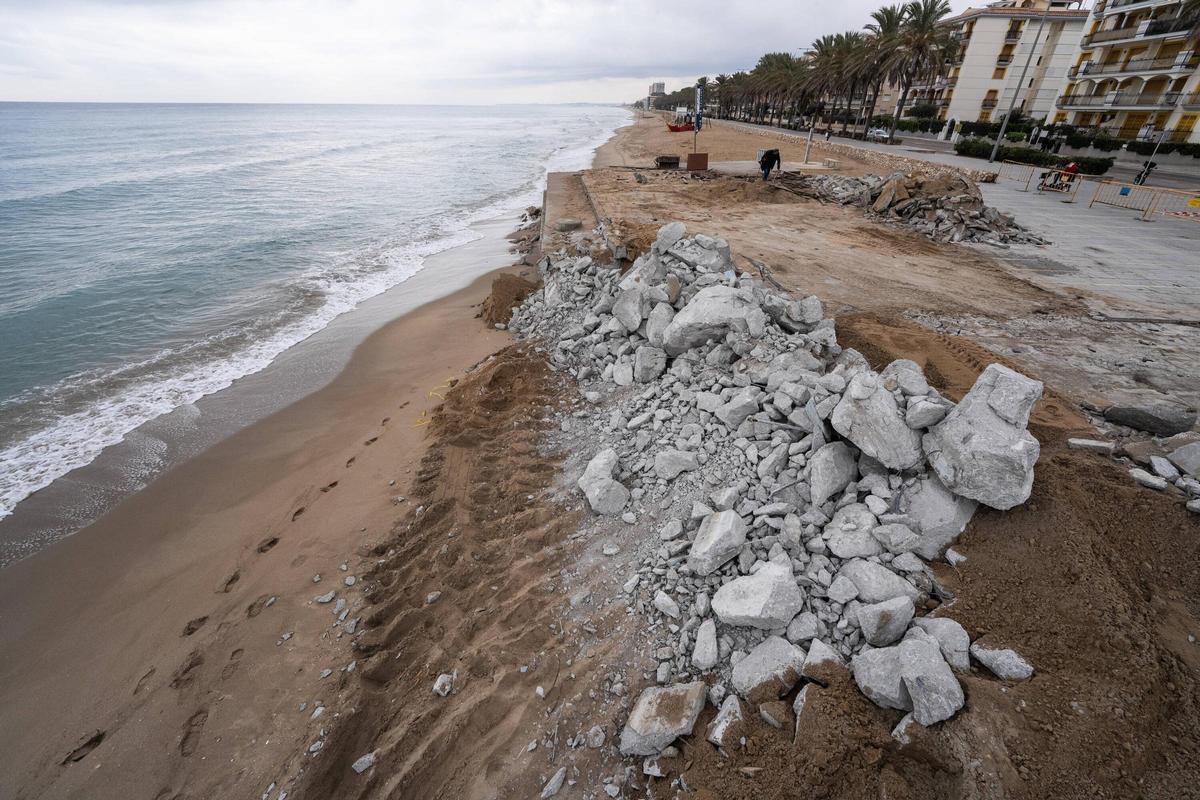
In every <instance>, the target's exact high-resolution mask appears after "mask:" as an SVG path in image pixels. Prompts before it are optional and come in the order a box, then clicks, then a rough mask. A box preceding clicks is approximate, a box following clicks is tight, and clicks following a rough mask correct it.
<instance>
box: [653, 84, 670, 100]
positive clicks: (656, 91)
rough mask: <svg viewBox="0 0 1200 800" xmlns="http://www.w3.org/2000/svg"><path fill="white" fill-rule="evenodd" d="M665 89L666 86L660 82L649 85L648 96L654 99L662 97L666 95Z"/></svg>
mask: <svg viewBox="0 0 1200 800" xmlns="http://www.w3.org/2000/svg"><path fill="white" fill-rule="evenodd" d="M666 89H667V85H666V84H665V83H663V82H662V81H659V82H658V83H652V84H650V96H651V97H654V96H656V95H664V94H666V93H667V91H666Z"/></svg>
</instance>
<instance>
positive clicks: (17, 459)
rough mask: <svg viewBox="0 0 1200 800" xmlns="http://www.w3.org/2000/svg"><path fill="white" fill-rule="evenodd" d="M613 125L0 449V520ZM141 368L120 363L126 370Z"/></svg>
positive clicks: (376, 286) (417, 262) (352, 302)
mask: <svg viewBox="0 0 1200 800" xmlns="http://www.w3.org/2000/svg"><path fill="white" fill-rule="evenodd" d="M620 124H624V122H618V123H615V124H613V125H612V126H611V127H606V128H598V129H597V131H596V134H595V135H594V136H593V137H591V138H590V139H589V140H588V141H585V142H582V143H573V144H570V145H566V146H563V147H560V148H559V149H557V150H556V151H554V152H553V153H552V154H551V155H550V157H549V158H548V159H547V160H546V162H545V163H544V164H543V165H542V166H541V168H540V170H539V171H538V173H537V174H536V175H534V176H531V177H530V179H529V180H527V181H526V182H525V183H524V184H522V186H521V187H518V188H517V189H516V190H515V191H513V192H510V193H507V194H506V195H504V196H501V197H498V198H495V199H493V200H491V201H490V202H488V203H486V204H484V205H482V206H480V207H478V208H475V209H473V210H468V211H465V212H463V213H460V214H457V215H453V216H451V217H449V218H447V219H444V220H441V221H440V223H439V228H440V230H437V231H431V232H427V236H426V238H425V239H423V240H418V241H415V242H407V243H404V244H402V245H399V246H397V247H394V248H392V249H391V250H387V251H385V252H383V253H382V254H381V256H382V258H380V259H355V258H348V259H347V260H346V262H345V263H343V264H341V265H338V266H336V267H334V268H332V269H326V270H312V271H310V272H309V273H307V274H305V275H302V276H299V278H298V279H297V282H298V284H299V286H300V288H302V289H304V290H309V291H315V292H317V293H319V295H320V296H321V298H322V302H321V303H320V305H319V306H318V307H317V308H316V309H315V310H313V311H312V312H311V313H309V314H306V315H305V316H303V317H302V318H300V319H297V320H292V321H290V322H288V323H286V324H284V325H282V326H281V327H278V328H276V329H274V330H273V331H272V332H271V333H270V334H269V335H267V336H265V337H264V338H261V339H259V340H256V341H253V342H251V343H250V344H248V345H246V346H244V347H241V348H239V349H238V350H237V351H236V352H233V353H230V354H228V355H226V356H223V357H221V358H220V359H217V360H213V359H207V360H202V361H199V362H196V361H194V360H193V361H192V362H190V363H189V362H188V361H186V360H179V361H176V362H175V363H174V365H173V366H172V367H171V368H169V369H166V370H161V369H160V370H157V371H155V372H153V373H151V377H148V378H147V379H146V380H143V381H133V382H132V383H131V384H128V385H125V386H124V387H123V389H122V390H121V391H120V392H118V393H116V394H112V395H111V396H101V397H99V398H98V399H95V400H93V401H91V402H89V403H87V404H86V405H85V406H84V407H82V408H80V409H79V410H77V411H74V412H72V413H68V414H63V415H60V416H58V417H56V418H55V419H53V420H51V421H49V422H48V423H47V424H45V425H43V426H41V427H39V428H38V429H36V430H34V431H32V432H31V433H29V434H27V435H25V436H23V437H22V438H21V439H19V440H18V441H16V442H14V443H13V444H11V445H9V446H8V447H6V448H5V449H4V450H0V465H2V468H0V519H3V518H4V517H6V516H8V515H9V514H11V513H12V511H13V509H14V508H15V507H16V506H17V504H18V503H20V502H21V501H22V500H24V499H25V498H27V497H28V496H29V495H31V494H33V493H34V492H36V491H38V490H39V489H43V488H45V487H46V486H49V485H50V484H51V483H52V482H53V481H55V480H56V479H57V478H60V477H62V476H63V475H66V474H67V473H69V472H71V471H72V470H75V469H78V468H79V467H82V466H85V465H87V464H89V463H91V462H92V461H93V460H94V459H95V458H96V457H97V456H98V455H100V453H101V452H102V451H103V450H104V449H105V448H107V447H110V446H112V445H114V444H117V443H119V442H121V441H123V440H124V439H125V438H126V437H127V436H128V435H129V434H130V433H131V432H132V431H134V430H135V429H136V428H138V427H140V426H141V425H143V424H145V423H146V422H149V421H150V420H153V419H156V418H158V417H161V416H163V415H164V414H168V413H170V412H172V411H174V410H175V409H177V408H180V407H182V406H186V405H188V404H191V403H195V402H197V401H198V400H200V399H201V398H203V397H205V396H207V395H210V394H213V393H215V392H219V391H221V390H222V389H225V388H227V387H229V386H230V385H232V384H233V383H234V382H235V381H236V380H238V379H239V378H242V377H245V376H247V375H251V374H253V373H256V372H258V371H260V370H262V369H264V368H265V367H267V366H268V365H269V364H270V363H271V362H272V361H274V360H275V358H277V357H278V356H279V355H280V354H281V353H283V352H284V351H285V350H287V349H288V348H290V347H293V346H294V345H296V344H298V343H299V342H302V341H303V340H305V339H307V338H308V337H310V336H312V335H313V334H315V333H317V332H318V331H320V330H322V329H323V328H325V327H326V326H327V325H329V323H330V322H332V321H333V320H334V319H336V318H337V317H339V316H341V315H342V314H345V313H346V312H348V311H351V310H352V309H354V308H355V307H356V306H358V304H359V303H361V302H363V301H364V300H367V299H369V298H371V297H374V296H376V295H378V294H380V293H382V292H384V291H386V290H388V289H390V288H392V287H394V286H396V285H398V284H400V283H403V282H404V281H406V280H408V279H409V278H411V277H412V276H413V275H415V274H416V273H417V272H419V271H420V270H421V268H422V267H423V265H424V262H425V259H426V258H428V257H429V256H431V255H434V254H436V253H440V252H443V251H445V250H448V249H450V248H453V247H458V246H460V245H463V244H466V243H469V242H471V241H474V240H476V239H478V238H480V236H481V234H479V233H478V232H476V231H475V230H473V229H472V228H471V225H472V224H474V223H477V222H481V221H484V220H488V219H494V218H497V217H501V216H504V215H506V214H512V213H514V212H518V211H519V210H521V209H523V208H525V207H526V206H529V205H537V204H540V202H541V194H542V191H543V190H544V188H545V184H546V176H547V175H548V173H549V172H554V171H567V170H577V169H584V168H586V167H588V166H589V165H590V163H591V159H592V155H593V153H594V151H595V149H596V148H597V147H599V146H600V145H601V144H603V143H604V142H605V141H606V140H607V139H608V138H609V137H610V136H611V135H612V131H613V130H614V129H615V127H617V125H620ZM364 260H365V261H368V262H371V263H370V264H369V266H367V267H362V266H356V264H361V263H362V262H363V261H364ZM380 262H382V264H383V267H382V268H380V267H379V263H380ZM217 335H219V334H217ZM173 355H176V354H172V353H170V352H160V353H157V354H155V355H154V356H153V357H152V358H151V359H150V360H151V361H154V362H156V363H157V362H167V363H170V362H171V359H172V356H173ZM138 366H139V365H136V364H135V365H126V366H125V367H124V368H123V369H124V370H131V369H136V368H137V367H138ZM164 371H165V372H166V374H165V375H164V374H163V372H164Z"/></svg>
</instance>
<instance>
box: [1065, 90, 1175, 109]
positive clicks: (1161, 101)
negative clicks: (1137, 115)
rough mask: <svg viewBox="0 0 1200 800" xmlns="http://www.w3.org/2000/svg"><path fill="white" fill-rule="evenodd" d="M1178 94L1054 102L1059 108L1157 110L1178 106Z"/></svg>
mask: <svg viewBox="0 0 1200 800" xmlns="http://www.w3.org/2000/svg"><path fill="white" fill-rule="evenodd" d="M1179 98H1180V93H1179V92H1163V93H1161V94H1138V93H1136V92H1106V93H1105V94H1092V95H1064V96H1062V97H1060V98H1058V100H1056V101H1055V102H1054V104H1055V105H1056V106H1058V107H1059V108H1107V109H1142V108H1149V109H1158V108H1174V107H1175V106H1176V105H1178V104H1179Z"/></svg>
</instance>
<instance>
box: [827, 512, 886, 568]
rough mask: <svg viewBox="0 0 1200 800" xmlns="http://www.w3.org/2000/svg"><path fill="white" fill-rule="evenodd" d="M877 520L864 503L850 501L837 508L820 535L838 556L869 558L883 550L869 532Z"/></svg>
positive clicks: (830, 549)
mask: <svg viewBox="0 0 1200 800" xmlns="http://www.w3.org/2000/svg"><path fill="white" fill-rule="evenodd" d="M877 522H878V520H877V519H875V515H874V514H872V513H871V510H870V509H869V508H867V507H866V506H865V505H863V504H862V503H850V504H849V505H846V506H842V507H841V508H839V509H838V510H837V512H836V513H835V514H834V515H833V519H831V520H830V521H829V524H828V525H826V526H825V530H824V531H823V532H822V534H821V535H822V536H823V537H824V539H825V545H826V547H828V548H829V551H830V552H831V553H833V554H834V555H835V556H837V557H838V558H869V557H870V556H877V555H879V554H880V553H882V552H883V545H881V544H880V543H879V540H878V539H876V538H875V536H873V535H872V533H871V532H872V531H873V530H875V527H876V523H877Z"/></svg>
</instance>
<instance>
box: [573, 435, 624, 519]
mask: <svg viewBox="0 0 1200 800" xmlns="http://www.w3.org/2000/svg"><path fill="white" fill-rule="evenodd" d="M618 460H619V457H618V456H617V451H616V450H614V449H612V448H611V447H610V448H608V449H606V450H601V451H600V452H599V453H597V454H596V455H595V456H594V457H593V458H592V460H591V461H589V462H588V465H587V467H586V468H585V469H584V471H583V475H582V476H580V478H579V481H578V482H577V483H578V486H579V488H580V489H582V490H583V494H584V496H586V497H587V501H588V505H590V506H591V507H592V510H593V511H595V512H596V513H597V514H619V513H620V512H621V509H623V508H625V504H626V503H628V502H629V490H628V489H626V488H625V487H624V486H622V485H621V484H620V483H618V482H617V481H615V480H613V474H614V473H615V472H616V469H617V462H618Z"/></svg>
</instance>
